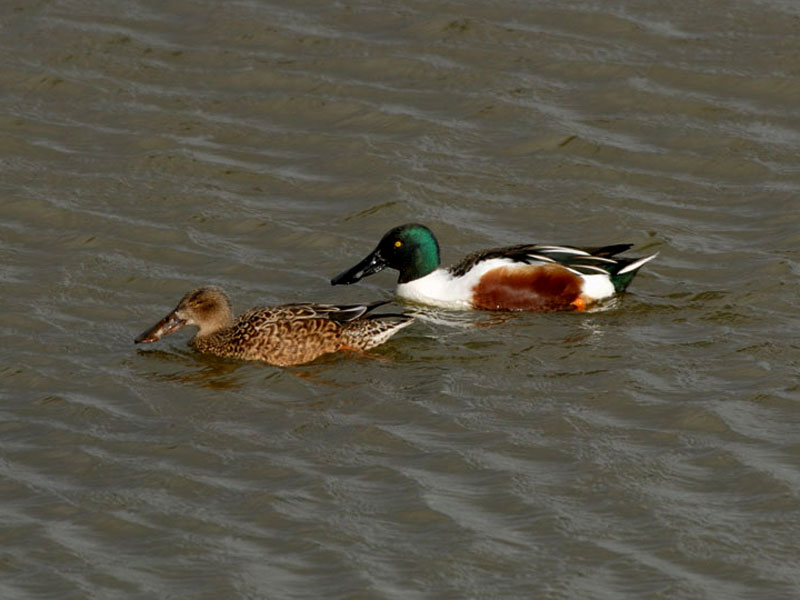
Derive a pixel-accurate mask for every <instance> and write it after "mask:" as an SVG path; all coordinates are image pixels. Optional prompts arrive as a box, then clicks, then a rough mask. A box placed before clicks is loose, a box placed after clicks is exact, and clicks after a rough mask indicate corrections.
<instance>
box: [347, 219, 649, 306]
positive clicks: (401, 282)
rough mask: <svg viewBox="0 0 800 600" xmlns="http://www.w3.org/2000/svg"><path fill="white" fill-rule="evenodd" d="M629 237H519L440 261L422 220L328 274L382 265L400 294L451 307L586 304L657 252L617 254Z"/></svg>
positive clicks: (364, 271) (350, 277)
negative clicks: (584, 240)
mask: <svg viewBox="0 0 800 600" xmlns="http://www.w3.org/2000/svg"><path fill="white" fill-rule="evenodd" d="M630 247H631V244H614V245H611V246H603V247H600V248H576V247H573V246H556V245H552V244H520V245H517V246H507V247H502V248H490V249H486V250H479V251H477V252H474V253H472V254H470V255H468V256H466V257H465V258H464V259H463V260H462V261H461V262H459V263H458V264H455V265H453V266H451V267H449V268H447V269H443V268H440V265H441V260H440V256H439V243H438V241H437V240H436V237H435V236H434V235H433V232H432V231H431V230H430V229H428V228H427V227H426V226H425V225H420V224H418V223H409V224H406V225H401V226H399V227H395V228H394V229H392V230H390V231H389V232H387V233H386V235H384V236H383V238H382V239H381V241H380V242H379V243H378V245H377V247H376V248H375V249H374V250H373V251H372V252H371V253H370V254H368V255H367V256H366V257H365V258H364V259H363V260H361V261H360V262H359V263H358V264H356V265H355V266H353V267H351V268H350V269H347V270H346V271H343V272H342V273H340V274H339V275H337V276H336V277H334V278H333V279H332V280H331V284H332V285H347V284H351V283H355V282H357V281H359V280H360V279H362V278H364V277H367V276H369V275H372V274H373V273H378V272H379V271H382V270H383V269H385V268H391V269H396V270H397V271H398V272H399V277H398V280H397V284H398V285H397V295H398V296H400V297H401V298H404V299H406V300H412V301H415V302H420V303H422V304H429V305H433V306H440V307H444V308H450V309H459V310H469V309H483V310H531V311H551V310H585V309H586V308H587V307H588V306H589V305H591V304H593V303H597V302H600V301H602V300H605V299H608V298H611V297H612V296H614V295H615V294H618V293H621V292H623V291H624V290H625V288H627V286H628V285H629V284H630V282H631V280H632V279H633V277H634V275H636V273H637V271H638V270H639V269H640V268H641V267H642V265H644V264H645V263H647V262H649V261H650V260H652V259H654V258H655V257H656V256H657V253H656V254H652V255H650V256H645V257H640V258H621V257H617V254H620V253H622V252H624V251H626V250H628V249H629V248H630Z"/></svg>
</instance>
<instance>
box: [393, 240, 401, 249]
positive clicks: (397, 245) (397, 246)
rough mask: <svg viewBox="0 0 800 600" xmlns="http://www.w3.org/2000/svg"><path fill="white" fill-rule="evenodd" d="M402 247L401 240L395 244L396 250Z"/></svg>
mask: <svg viewBox="0 0 800 600" xmlns="http://www.w3.org/2000/svg"><path fill="white" fill-rule="evenodd" d="M402 245H403V242H401V241H400V240H397V241H396V242H395V243H394V247H395V248H399V247H400V246H402Z"/></svg>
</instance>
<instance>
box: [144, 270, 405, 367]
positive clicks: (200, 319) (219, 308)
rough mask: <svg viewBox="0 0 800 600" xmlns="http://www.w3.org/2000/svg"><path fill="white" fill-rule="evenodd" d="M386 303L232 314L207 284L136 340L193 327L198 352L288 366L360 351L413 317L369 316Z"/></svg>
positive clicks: (220, 295)
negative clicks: (342, 351)
mask: <svg viewBox="0 0 800 600" xmlns="http://www.w3.org/2000/svg"><path fill="white" fill-rule="evenodd" d="M384 304H388V301H387V300H381V301H377V302H371V303H367V304H347V305H338V304H314V303H297V304H281V305H278V306H256V307H254V308H251V309H249V310H247V311H245V312H243V313H242V314H241V315H239V316H238V317H236V318H234V317H233V310H232V306H231V301H230V299H229V298H228V295H227V294H226V293H225V291H224V290H223V289H221V288H219V287H217V286H213V285H208V286H202V287H198V288H196V289H193V290H192V291H190V292H189V293H187V294H186V295H185V296H183V298H181V300H180V302H178V305H177V306H176V307H175V309H174V310H172V311H171V312H170V313H168V314H167V315H166V316H165V317H164V318H163V319H161V320H160V321H159V322H158V323H156V324H155V325H153V326H152V327H150V328H149V329H147V330H145V331H144V332H142V333H141V334H140V335H139V336H138V337H137V338H136V339H135V340H134V342H135V343H136V344H141V343H149V342H157V341H158V340H160V339H161V338H162V337H164V336H166V335H169V334H171V333H175V332H176V331H178V330H179V329H182V328H183V327H186V326H187V325H193V326H195V327H197V332H196V333H195V335H194V337H193V338H192V340H191V341H190V342H189V345H190V346H192V347H193V348H194V349H195V350H197V351H198V352H201V353H203V354H211V355H213V356H218V357H222V358H234V359H240V360H257V361H263V362H266V363H269V364H272V365H277V366H281V367H286V366H291V365H299V364H303V363H308V362H311V361H313V360H315V359H316V358H319V357H320V356H322V355H324V354H329V353H333V352H338V351H340V350H352V351H356V352H364V351H366V350H369V349H371V348H374V347H375V346H378V345H380V344H382V343H384V342H385V341H386V340H388V339H389V338H390V337H392V336H393V335H394V334H395V333H397V332H398V331H399V330H400V329H403V328H404V327H407V326H409V325H411V323H412V322H413V321H414V319H413V317H411V316H409V315H405V314H390V313H383V314H369V313H370V312H371V311H372V310H374V309H375V308H377V307H378V306H382V305H384Z"/></svg>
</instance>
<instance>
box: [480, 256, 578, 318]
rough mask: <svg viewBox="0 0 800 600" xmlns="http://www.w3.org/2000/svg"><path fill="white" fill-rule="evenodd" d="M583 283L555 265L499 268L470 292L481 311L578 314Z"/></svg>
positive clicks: (492, 271)
mask: <svg viewBox="0 0 800 600" xmlns="http://www.w3.org/2000/svg"><path fill="white" fill-rule="evenodd" d="M582 289H583V280H582V279H581V278H580V277H579V276H578V275H576V274H575V273H573V272H572V271H570V270H568V269H565V268H564V267H561V266H558V265H544V266H532V265H525V266H521V267H517V266H508V267H498V268H497V269H492V270H491V271H489V272H487V273H486V274H485V275H484V276H483V277H481V279H480V281H479V282H478V283H477V285H476V286H475V287H474V288H473V289H472V304H473V305H474V306H475V308H479V309H484V310H530V311H541V312H544V311H552V310H580V306H579V305H578V304H576V303H575V301H576V300H579V299H580V297H581V292H582Z"/></svg>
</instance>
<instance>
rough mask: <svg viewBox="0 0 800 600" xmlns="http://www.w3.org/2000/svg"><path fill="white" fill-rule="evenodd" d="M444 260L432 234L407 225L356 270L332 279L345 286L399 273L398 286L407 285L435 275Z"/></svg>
mask: <svg viewBox="0 0 800 600" xmlns="http://www.w3.org/2000/svg"><path fill="white" fill-rule="evenodd" d="M440 263H441V260H440V258H439V243H438V242H437V241H436V237H435V236H434V235H433V232H432V231H431V230H430V229H428V228H427V227H425V225H420V224H419V223H407V224H406V225H400V226H399V227H395V228H394V229H392V230H390V231H389V232H388V233H386V235H384V236H383V238H382V239H381V241H380V242H379V243H378V246H377V248H375V250H373V251H372V252H371V253H370V254H369V255H368V256H367V257H366V258H364V260H362V261H361V262H360V263H358V264H357V265H356V266H354V267H352V268H350V269H348V270H347V271H344V272H343V273H340V274H339V275H337V276H336V277H334V278H333V279H331V284H332V285H346V284H351V283H355V282H356V281H358V280H360V279H362V278H363V277H366V276H368V275H372V274H373V273H377V272H378V271H382V270H383V269H385V268H387V267H388V268H390V269H396V270H398V271H399V272H400V277H399V278H398V280H397V282H398V283H408V282H409V281H414V280H415V279H419V278H420V277H425V275H427V274H428V273H430V272H432V271H434V270H435V269H436V268H437V267H438V266H439V264H440Z"/></svg>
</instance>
